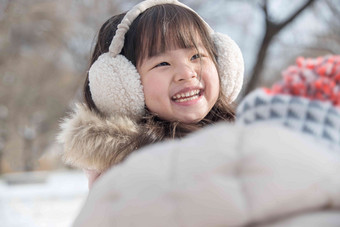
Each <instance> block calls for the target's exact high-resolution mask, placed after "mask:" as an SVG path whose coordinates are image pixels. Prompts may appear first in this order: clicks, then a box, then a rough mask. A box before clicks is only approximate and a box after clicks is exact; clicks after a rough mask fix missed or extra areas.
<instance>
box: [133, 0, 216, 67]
mask: <svg viewBox="0 0 340 227" xmlns="http://www.w3.org/2000/svg"><path fill="white" fill-rule="evenodd" d="M132 27H135V29H136V30H135V29H133V28H132ZM130 30H132V31H133V30H135V31H136V32H135V34H134V55H135V59H133V60H134V62H133V63H134V65H136V64H140V63H142V61H143V59H145V58H150V57H153V56H155V55H158V54H161V53H164V52H165V51H167V50H173V49H178V48H195V49H197V50H198V46H200V45H201V46H203V47H204V48H205V49H206V50H207V51H208V54H209V55H210V57H211V58H212V59H213V60H214V62H215V57H216V55H215V50H214V46H213V44H212V41H211V38H210V34H209V32H208V31H207V28H206V27H205V24H204V23H203V22H202V20H201V19H200V18H199V17H198V16H197V15H196V14H195V13H194V12H192V11H191V10H188V9H186V8H183V7H181V6H177V5H173V4H164V5H158V6H154V7H151V8H149V9H147V10H146V11H145V12H144V13H142V14H141V15H140V16H139V17H137V19H136V20H135V21H134V22H133V23H132V25H131V29H130Z"/></svg>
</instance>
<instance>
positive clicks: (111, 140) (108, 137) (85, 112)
mask: <svg viewBox="0 0 340 227" xmlns="http://www.w3.org/2000/svg"><path fill="white" fill-rule="evenodd" d="M60 127H61V132H60V133H59V135H58V137H57V140H58V142H59V143H61V144H63V145H64V152H63V155H62V158H63V161H64V162H65V163H66V164H69V165H72V166H75V167H78V168H86V169H94V170H98V171H104V170H106V169H108V168H109V167H110V166H112V165H114V164H117V163H119V162H120V161H122V160H123V159H124V158H125V157H126V156H127V155H128V154H129V153H131V152H132V151H134V150H135V145H134V142H133V141H135V139H136V137H137V136H138V135H139V131H140V127H139V126H138V124H137V123H136V121H134V120H133V119H131V118H128V117H126V116H112V117H106V118H105V117H102V116H99V115H98V114H97V113H95V112H93V111H91V110H90V109H89V108H88V107H87V106H86V105H84V104H76V106H75V109H74V111H73V113H71V114H70V116H69V117H68V118H65V119H63V121H62V123H61V125H60Z"/></svg>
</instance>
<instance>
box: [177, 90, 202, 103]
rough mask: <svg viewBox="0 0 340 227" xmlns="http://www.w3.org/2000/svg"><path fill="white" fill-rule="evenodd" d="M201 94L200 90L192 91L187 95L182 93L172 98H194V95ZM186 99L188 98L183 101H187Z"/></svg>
mask: <svg viewBox="0 0 340 227" xmlns="http://www.w3.org/2000/svg"><path fill="white" fill-rule="evenodd" d="M199 93H200V90H192V91H189V92H186V93H181V94H177V95H174V96H173V97H172V98H173V99H180V98H185V97H190V96H193V95H197V94H199ZM186 99H187V98H185V99H182V100H186ZM183 102H184V101H183Z"/></svg>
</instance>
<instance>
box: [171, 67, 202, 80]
mask: <svg viewBox="0 0 340 227" xmlns="http://www.w3.org/2000/svg"><path fill="white" fill-rule="evenodd" d="M197 77H198V75H197V72H196V70H195V68H194V67H192V66H190V65H187V64H183V65H180V66H178V67H177V69H176V72H175V77H174V79H175V81H176V82H181V81H187V80H191V79H196V78H197Z"/></svg>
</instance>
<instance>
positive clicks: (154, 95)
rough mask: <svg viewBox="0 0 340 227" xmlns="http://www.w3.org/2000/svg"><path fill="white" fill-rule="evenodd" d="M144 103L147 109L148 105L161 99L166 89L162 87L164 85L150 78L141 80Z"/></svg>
mask: <svg viewBox="0 0 340 227" xmlns="http://www.w3.org/2000/svg"><path fill="white" fill-rule="evenodd" d="M142 85H143V91H144V97H145V103H146V105H147V106H148V107H150V106H149V105H150V104H151V105H152V104H153V103H154V102H157V100H158V99H159V98H161V97H164V94H165V92H166V91H167V89H166V88H165V86H164V83H162V81H160V80H159V79H157V78H151V77H149V78H148V79H144V80H142Z"/></svg>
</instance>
